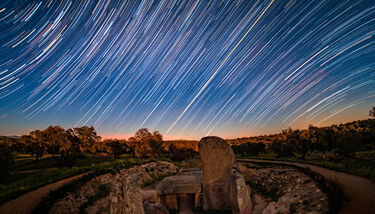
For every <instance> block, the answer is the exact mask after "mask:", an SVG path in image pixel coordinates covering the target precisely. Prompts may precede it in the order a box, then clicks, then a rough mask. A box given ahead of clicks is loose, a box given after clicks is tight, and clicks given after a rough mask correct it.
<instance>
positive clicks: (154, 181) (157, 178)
mask: <svg viewBox="0 0 375 214" xmlns="http://www.w3.org/2000/svg"><path fill="white" fill-rule="evenodd" d="M175 174H176V173H168V174H165V175H158V176H152V177H151V179H150V180H147V181H146V182H144V183H143V184H142V185H141V186H142V188H143V187H147V186H152V187H155V185H156V184H157V183H158V182H159V181H161V180H162V179H163V178H165V177H168V176H171V175H175Z"/></svg>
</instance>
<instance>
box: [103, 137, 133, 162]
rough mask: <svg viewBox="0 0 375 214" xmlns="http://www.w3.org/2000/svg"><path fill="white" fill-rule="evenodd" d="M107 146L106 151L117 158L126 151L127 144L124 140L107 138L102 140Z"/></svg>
mask: <svg viewBox="0 0 375 214" xmlns="http://www.w3.org/2000/svg"><path fill="white" fill-rule="evenodd" d="M103 142H104V144H105V145H106V147H107V152H108V153H109V154H111V155H113V156H114V158H115V159H116V158H119V157H120V155H121V154H124V153H126V151H127V150H128V146H127V144H126V142H125V141H120V140H117V139H113V140H112V139H107V140H104V141H103Z"/></svg>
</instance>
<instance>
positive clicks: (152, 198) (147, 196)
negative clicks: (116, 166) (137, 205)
mask: <svg viewBox="0 0 375 214" xmlns="http://www.w3.org/2000/svg"><path fill="white" fill-rule="evenodd" d="M141 194H142V198H143V200H146V201H149V202H154V203H155V202H156V191H155V190H153V189H147V190H144V189H142V190H141Z"/></svg>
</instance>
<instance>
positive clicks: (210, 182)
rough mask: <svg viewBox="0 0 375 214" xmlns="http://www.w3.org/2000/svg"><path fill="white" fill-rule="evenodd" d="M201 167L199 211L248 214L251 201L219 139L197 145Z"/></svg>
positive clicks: (231, 156) (229, 151) (229, 150)
mask: <svg viewBox="0 0 375 214" xmlns="http://www.w3.org/2000/svg"><path fill="white" fill-rule="evenodd" d="M198 148H199V154H200V157H201V160H202V167H203V209H204V210H208V209H214V210H232V213H234V214H235V213H250V211H251V207H252V204H251V199H250V194H249V190H248V188H247V186H246V182H245V179H244V178H243V176H242V175H241V173H240V171H239V167H238V165H237V162H236V157H235V155H234V153H233V150H232V148H231V147H230V146H229V144H228V143H227V142H226V141H225V140H223V139H221V138H219V137H205V138H202V139H201V141H200V142H199V144H198Z"/></svg>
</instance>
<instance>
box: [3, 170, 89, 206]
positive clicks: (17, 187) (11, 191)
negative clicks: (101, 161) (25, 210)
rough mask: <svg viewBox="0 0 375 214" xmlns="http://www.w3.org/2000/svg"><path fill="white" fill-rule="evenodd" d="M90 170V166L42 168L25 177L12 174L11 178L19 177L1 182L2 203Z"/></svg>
mask: <svg viewBox="0 0 375 214" xmlns="http://www.w3.org/2000/svg"><path fill="white" fill-rule="evenodd" d="M90 170H91V168H90V167H81V168H78V167H74V168H64V169H61V170H55V171H45V170H42V171H39V172H36V173H32V174H30V175H28V176H26V177H23V178H21V177H19V176H21V175H16V174H15V175H11V177H10V178H12V177H16V178H17V179H16V180H15V181H14V182H9V181H8V182H2V184H0V204H2V203H4V202H6V201H9V200H11V199H13V198H16V197H18V196H20V195H22V194H25V193H27V192H30V191H32V190H34V189H37V188H39V187H41V186H45V185H47V184H49V183H52V182H54V181H57V180H61V179H64V178H68V177H72V176H74V175H78V174H81V173H85V172H88V171H90Z"/></svg>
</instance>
